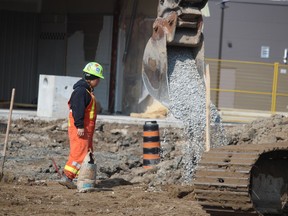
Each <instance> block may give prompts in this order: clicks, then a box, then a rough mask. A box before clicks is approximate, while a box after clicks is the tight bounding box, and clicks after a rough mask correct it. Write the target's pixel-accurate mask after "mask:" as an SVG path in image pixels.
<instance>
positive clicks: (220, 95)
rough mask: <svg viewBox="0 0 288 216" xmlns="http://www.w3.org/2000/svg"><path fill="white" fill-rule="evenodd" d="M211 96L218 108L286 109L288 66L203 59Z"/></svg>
mask: <svg viewBox="0 0 288 216" xmlns="http://www.w3.org/2000/svg"><path fill="white" fill-rule="evenodd" d="M205 61H206V63H207V64H209V65H210V74H211V100H212V102H213V103H215V105H216V106H217V107H219V108H235V109H252V110H263V111H270V112H271V113H275V112H287V111H288V66H287V65H281V64H279V63H277V62H276V63H274V64H271V63H262V62H247V61H234V60H218V59H205Z"/></svg>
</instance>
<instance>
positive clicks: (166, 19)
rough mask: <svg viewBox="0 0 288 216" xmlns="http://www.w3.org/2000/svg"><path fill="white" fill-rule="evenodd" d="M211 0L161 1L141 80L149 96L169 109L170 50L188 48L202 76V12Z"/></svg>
mask: <svg viewBox="0 0 288 216" xmlns="http://www.w3.org/2000/svg"><path fill="white" fill-rule="evenodd" d="M207 1H208V0H159V4H158V14H157V18H156V20H155V22H154V23H153V33H152V36H151V38H150V39H149V41H148V42H147V45H146V47H145V51H144V56H143V67H142V79H143V82H144V85H145V87H146V89H147V90H148V92H149V94H150V95H151V96H152V97H154V98H155V99H156V100H158V101H159V102H161V103H162V104H163V105H164V106H166V107H169V87H168V86H169V85H168V82H169V79H168V74H167V70H168V67H169V64H168V60H167V56H168V53H167V50H168V47H169V46H179V47H189V48H191V50H192V52H193V58H194V59H195V61H196V65H197V69H198V71H199V73H200V74H202V73H203V68H204V54H203V33H202V25H203V19H202V12H201V9H202V8H203V7H204V6H205V5H206V3H207Z"/></svg>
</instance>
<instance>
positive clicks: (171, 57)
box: [168, 47, 227, 182]
mask: <svg viewBox="0 0 288 216" xmlns="http://www.w3.org/2000/svg"><path fill="white" fill-rule="evenodd" d="M168 76H169V99H170V105H169V111H170V112H171V114H172V115H173V116H174V117H175V118H177V119H179V120H181V121H182V122H183V123H184V125H185V129H184V134H185V135H186V136H187V142H186V145H185V147H184V148H183V155H184V157H183V163H184V169H185V174H184V175H185V176H184V181H185V182H190V181H191V180H192V176H193V173H194V171H195V167H196V165H197V163H198V161H199V160H200V158H201V155H202V153H203V151H204V146H205V143H204V142H205V128H206V99H205V95H206V90H205V83H204V80H203V79H202V78H201V77H203V76H200V74H199V72H198V70H197V67H196V64H195V60H194V59H193V55H192V51H191V49H189V48H177V47H172V48H169V50H168ZM211 125H212V129H211V147H212V148H214V147H218V146H222V145H226V144H227V139H226V136H225V132H224V129H223V127H222V124H221V119H220V116H219V113H218V111H217V109H216V107H215V106H214V105H213V104H211Z"/></svg>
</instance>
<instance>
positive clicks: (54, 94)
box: [37, 74, 81, 118]
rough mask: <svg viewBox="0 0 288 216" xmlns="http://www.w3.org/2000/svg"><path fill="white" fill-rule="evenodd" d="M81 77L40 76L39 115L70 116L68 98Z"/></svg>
mask: <svg viewBox="0 0 288 216" xmlns="http://www.w3.org/2000/svg"><path fill="white" fill-rule="evenodd" d="M80 79H81V78H80V77H69V76H54V75H43V74H40V77H39V90H38V104H37V116H39V117H52V118H68V113H69V109H68V100H69V99H70V96H71V93H72V92H73V85H74V84H75V83H76V82H77V81H78V80H80Z"/></svg>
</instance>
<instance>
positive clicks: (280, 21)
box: [204, 1, 288, 63]
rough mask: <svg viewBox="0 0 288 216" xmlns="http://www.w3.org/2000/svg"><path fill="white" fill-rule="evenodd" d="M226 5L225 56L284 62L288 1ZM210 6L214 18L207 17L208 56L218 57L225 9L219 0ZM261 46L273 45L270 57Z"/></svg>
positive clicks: (206, 53)
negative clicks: (221, 6) (262, 50)
mask: <svg viewBox="0 0 288 216" xmlns="http://www.w3.org/2000/svg"><path fill="white" fill-rule="evenodd" d="M237 2H239V1H237ZM246 2H247V1H246ZM226 5H227V6H228V7H227V8H226V9H224V19H223V20H224V22H223V43H222V58H223V59H232V60H236V59H237V60H243V61H256V62H269V63H273V62H280V63H281V62H282V61H283V53H284V49H285V48H288V38H287V35H288V28H286V26H287V25H288V13H287V10H288V4H287V5H286V6H283V5H276V4H275V5H273V4H265V3H264V1H263V2H262V3H261V2H259V3H258V4H247V3H245V2H244V3H234V2H233V1H230V2H228V3H226ZM209 9H210V17H205V18H204V35H205V55H206V57H207V58H218V51H219V36H220V24H221V23H220V20H221V19H220V17H221V9H220V5H219V4H216V3H215V1H209ZM261 46H268V47H269V48H270V53H269V58H261Z"/></svg>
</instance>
